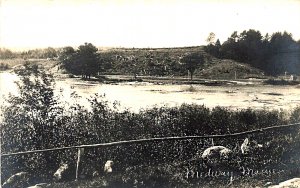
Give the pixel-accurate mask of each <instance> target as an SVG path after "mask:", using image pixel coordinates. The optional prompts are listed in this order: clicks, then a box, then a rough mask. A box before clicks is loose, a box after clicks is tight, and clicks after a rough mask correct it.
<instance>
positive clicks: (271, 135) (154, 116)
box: [1, 64, 300, 187]
mask: <svg viewBox="0 0 300 188" xmlns="http://www.w3.org/2000/svg"><path fill="white" fill-rule="evenodd" d="M16 73H17V74H18V75H19V76H20V81H19V84H18V85H17V86H18V88H19V92H20V95H17V96H10V97H9V98H8V101H7V102H8V105H6V106H2V108H1V110H2V113H1V114H2V116H1V118H2V121H1V149H2V150H1V152H2V153H10V152H20V151H31V150H40V149H47V148H55V147H63V146H75V145H82V144H96V143H106V142H114V141H120V140H130V139H142V138H152V137H168V136H188V135H211V134H230V133H236V132H241V131H248V130H253V129H260V128H263V127H269V126H272V125H280V124H286V123H291V122H299V121H300V119H299V117H300V116H299V114H300V110H299V109H295V110H294V111H292V112H291V115H290V116H287V114H285V113H283V112H278V111H267V110H252V109H245V110H237V111H231V110H228V109H226V108H221V107H216V108H213V109H209V108H206V107H205V106H201V105H187V104H183V105H181V106H178V107H155V108H152V109H147V110H142V109H141V111H140V112H139V113H133V112H130V111H129V110H125V111H118V110H115V109H112V108H110V107H109V103H108V102H107V101H105V100H104V99H103V98H102V97H99V96H95V97H92V98H90V100H89V101H90V107H91V109H90V110H87V109H86V108H84V107H83V106H81V105H80V104H73V105H72V106H71V107H70V108H68V109H66V108H63V107H62V106H64V105H62V103H61V102H60V100H59V98H57V97H55V96H54V87H53V85H54V80H53V77H52V75H50V74H47V73H45V72H44V71H42V70H40V69H38V67H37V66H30V65H28V64H26V65H25V68H24V69H19V70H17V71H16ZM75 96H76V95H72V96H70V97H71V98H74V97H75ZM74 99H76V98H74ZM298 132H299V128H298V129H297V127H296V128H295V127H294V128H293V127H292V128H286V129H282V130H276V131H275V130H271V131H268V132H262V133H260V134H254V135H248V136H249V138H250V139H251V140H256V141H257V142H258V143H262V144H264V150H263V153H262V154H261V155H259V156H253V158H251V160H250V159H249V160H248V158H241V160H242V164H243V165H244V166H245V167H248V166H249V167H250V168H251V169H259V168H261V167H263V168H264V166H265V165H269V168H272V169H273V168H275V167H276V165H278V164H277V162H278V161H281V162H282V163H284V164H285V165H286V166H287V165H288V164H290V163H291V161H292V159H290V158H291V156H292V154H293V153H294V152H298V150H295V148H299V147H300V146H299V144H300V140H299V139H300V137H299V134H298ZM243 139H244V136H242V137H234V138H224V139H215V140H214V141H215V143H216V144H221V145H223V146H226V147H229V148H234V147H236V144H238V143H241V142H242V141H243ZM266 142H268V144H267V143H266ZM210 143H211V140H196V141H192V140H183V141H172V142H153V143H145V144H135V145H130V146H119V147H109V148H99V149H86V150H85V157H84V160H85V163H84V164H85V165H86V166H83V168H86V170H83V171H81V173H83V174H86V176H88V175H90V176H91V173H93V170H95V169H103V166H101V165H102V164H103V163H104V162H105V160H106V159H110V160H113V161H115V162H116V169H118V170H119V172H121V174H122V175H124V176H125V175H127V176H129V177H128V178H129V179H131V180H132V181H134V179H135V177H131V176H132V174H134V173H135V169H137V170H139V168H138V167H140V166H141V165H146V166H148V167H149V166H150V167H151V166H152V165H154V166H157V165H165V164H170V163H171V164H170V165H171V166H173V168H175V166H174V164H175V163H173V162H175V161H177V162H183V163H184V162H185V161H187V160H190V159H191V158H193V157H195V156H196V154H197V152H201V151H203V147H205V145H206V147H207V146H209V145H210ZM293 148H294V149H293ZM296 154H297V155H298V154H299V153H296ZM297 155H296V156H297ZM75 159H76V151H75V150H65V151H57V152H46V153H33V154H28V155H20V156H11V157H2V159H1V164H2V169H1V177H2V180H3V181H4V180H6V179H7V178H8V177H9V176H11V175H12V174H15V173H17V172H20V171H26V172H30V173H31V175H32V176H33V177H35V178H36V180H39V181H42V182H44V181H50V180H51V179H52V177H51V176H52V174H53V173H54V172H55V171H56V170H57V168H58V166H59V164H61V163H62V162H64V163H68V164H69V165H70V166H71V167H72V168H73V170H75V164H76V163H75V161H76V160H75ZM266 161H268V162H267V164H266ZM295 161H296V162H297V160H294V163H295ZM195 162H196V163H195V164H194V166H195V167H197V168H198V167H199V168H200V167H201V168H202V166H201V165H199V163H197V161H195ZM185 165H188V164H185ZM247 165H248V166H247ZM272 165H273V166H272ZM274 165H275V166H274ZM292 165H293V166H294V167H295V166H298V165H299V163H297V164H292ZM154 166H152V167H154ZM192 166H193V165H192ZM187 167H188V166H187ZM183 168H184V167H178V169H176V170H177V171H179V172H180V171H181V172H182V169H183ZM287 168H290V166H288V167H287ZM126 169H129V170H130V171H129V172H128V171H126ZM157 170H159V173H155V174H152V176H155V178H158V179H155V178H154V179H152V180H149V181H152V182H150V183H153V181H162V180H161V179H159V177H160V176H162V177H165V175H166V173H169V176H168V177H166V178H170V179H164V180H163V181H166V182H165V183H170V181H173V180H172V178H174V172H175V171H173V170H170V169H163V168H159V169H156V171H152V172H158V171H157ZM199 170H200V169H199ZM202 170H203V169H202ZM128 173H131V174H128ZM141 173H142V174H141ZM141 173H139V174H136V175H138V176H139V178H140V179H139V181H143V180H145V179H149V177H148V175H149V174H143V173H144V172H141ZM70 178H71V179H72V178H74V171H73V173H71V174H70ZM123 179H124V178H123ZM201 181H202V180H201ZM128 182H130V181H126V182H123V183H124V184H126V183H127V184H128ZM36 183H39V182H36ZM145 186H146V187H147V185H145ZM148 186H149V185H148ZM131 187H132V186H131Z"/></svg>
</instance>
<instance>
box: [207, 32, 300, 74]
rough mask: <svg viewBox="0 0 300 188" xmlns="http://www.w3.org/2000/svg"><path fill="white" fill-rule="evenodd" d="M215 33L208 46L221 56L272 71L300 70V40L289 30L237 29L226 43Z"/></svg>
mask: <svg viewBox="0 0 300 188" xmlns="http://www.w3.org/2000/svg"><path fill="white" fill-rule="evenodd" d="M214 37H215V36H214V33H211V34H210V36H209V37H208V42H209V44H208V45H207V46H206V47H205V50H206V52H208V53H210V54H212V55H214V56H216V57H218V58H222V59H224V58H226V59H234V60H236V61H239V62H244V63H248V64H250V65H251V66H253V67H256V68H259V69H261V70H263V71H265V73H267V74H271V75H278V74H284V73H285V72H287V73H290V74H299V72H300V41H298V42H296V41H295V40H294V39H293V37H292V35H291V34H290V33H288V32H286V31H285V32H283V33H282V32H276V33H273V34H272V35H269V34H268V33H267V34H266V35H265V36H262V35H261V33H260V31H256V30H253V29H250V30H248V31H246V30H245V31H243V32H241V33H240V34H238V32H237V31H235V32H233V33H232V35H231V36H230V37H229V38H228V39H227V41H225V42H224V43H223V44H221V43H220V41H219V40H217V41H216V42H214V40H213V39H214Z"/></svg>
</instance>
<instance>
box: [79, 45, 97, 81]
mask: <svg viewBox="0 0 300 188" xmlns="http://www.w3.org/2000/svg"><path fill="white" fill-rule="evenodd" d="M97 51H98V49H97V48H96V47H95V46H94V45H93V44H91V43H84V45H80V46H79V48H78V50H77V58H78V61H79V63H80V64H81V71H82V75H83V77H85V78H89V79H90V78H91V75H96V74H97V72H98V70H99V67H98V54H97Z"/></svg>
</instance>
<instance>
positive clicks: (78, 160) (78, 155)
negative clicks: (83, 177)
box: [76, 148, 84, 181]
mask: <svg viewBox="0 0 300 188" xmlns="http://www.w3.org/2000/svg"><path fill="white" fill-rule="evenodd" d="M77 151H78V152H77V165H76V181H77V180H78V172H79V166H80V160H81V156H82V155H83V152H84V148H78V149H77Z"/></svg>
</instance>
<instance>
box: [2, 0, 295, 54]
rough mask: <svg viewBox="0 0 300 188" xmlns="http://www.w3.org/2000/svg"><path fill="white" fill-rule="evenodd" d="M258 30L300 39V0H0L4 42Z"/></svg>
mask: <svg viewBox="0 0 300 188" xmlns="http://www.w3.org/2000/svg"><path fill="white" fill-rule="evenodd" d="M248 29H255V30H259V31H261V33H262V34H263V35H264V34H266V33H267V32H268V33H274V32H277V31H281V32H283V31H285V30H286V31H288V32H290V33H292V35H293V38H294V39H295V40H299V39H300V0H0V47H5V48H9V49H18V50H20V49H32V48H44V47H50V46H51V47H63V46H74V47H76V46H79V45H81V44H83V43H85V42H90V43H92V44H94V45H95V46H99V47H100V46H103V47H182V46H199V45H205V44H206V38H207V37H208V35H209V33H210V32H214V33H215V35H216V38H219V39H220V40H221V42H223V41H225V40H227V38H228V37H229V36H230V35H231V34H232V33H233V31H238V32H242V31H243V30H248Z"/></svg>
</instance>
